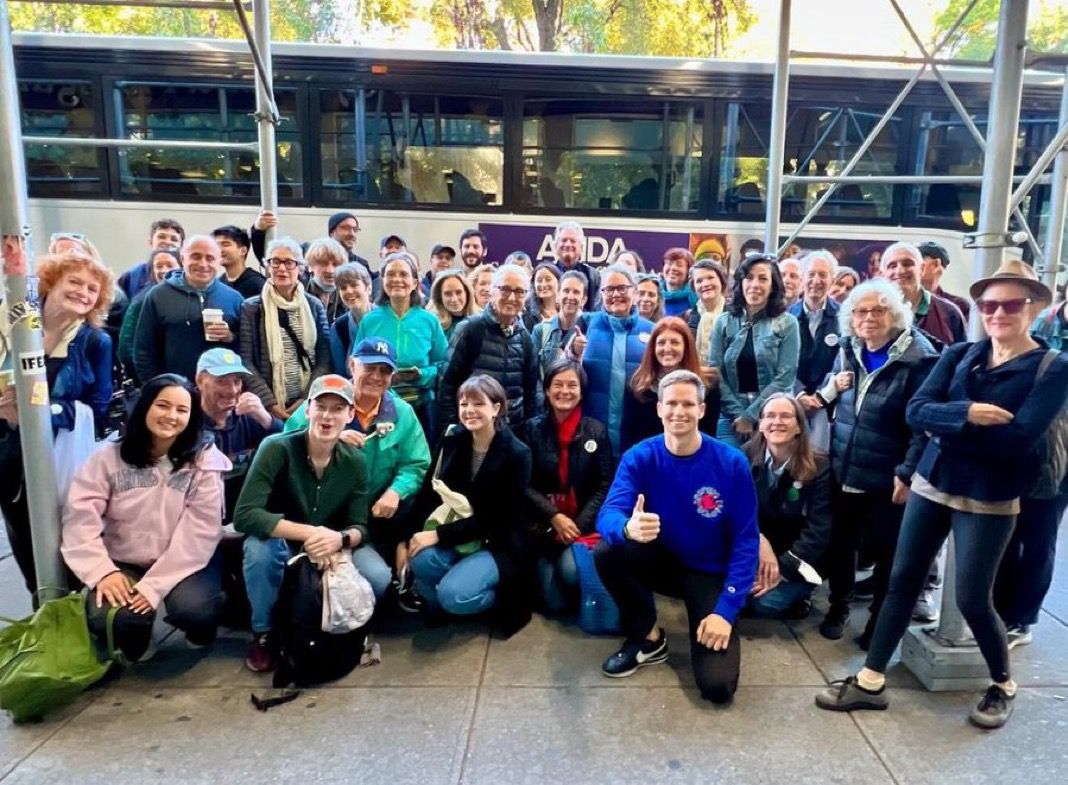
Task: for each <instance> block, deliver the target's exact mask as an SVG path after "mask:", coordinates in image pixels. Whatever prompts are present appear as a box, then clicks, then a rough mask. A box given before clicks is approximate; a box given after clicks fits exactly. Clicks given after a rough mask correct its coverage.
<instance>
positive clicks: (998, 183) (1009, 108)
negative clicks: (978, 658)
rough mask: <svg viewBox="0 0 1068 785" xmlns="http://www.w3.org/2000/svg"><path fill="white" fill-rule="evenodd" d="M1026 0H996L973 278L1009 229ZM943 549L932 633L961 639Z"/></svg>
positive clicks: (995, 262)
mask: <svg viewBox="0 0 1068 785" xmlns="http://www.w3.org/2000/svg"><path fill="white" fill-rule="evenodd" d="M1028 4H1029V2H1028V0H1002V3H1001V14H1000V16H999V18H998V37H997V48H996V49H995V51H994V81H993V84H992V85H991V88H990V111H989V112H988V117H989V120H988V124H987V131H986V150H985V151H984V155H983V184H982V192H981V194H980V197H979V224H978V229H977V232H976V238H977V241H978V242H977V245H978V250H977V252H976V254H975V280H978V279H980V278H985V277H986V276H988V275H990V274H991V273H993V272H994V271H995V270H996V269H997V268H998V266H999V265H1000V264H1001V262H1002V261H1003V260H1004V258H1005V247H1006V245H1008V240H1007V238H1006V235H1007V234H1008V231H1009V212H1010V207H1009V200H1010V198H1011V197H1012V176H1013V165H1014V163H1015V161H1016V133H1017V128H1018V126H1019V123H1020V98H1021V96H1022V95H1023V72H1024V54H1025V53H1026V50H1027V7H1028ZM971 331H972V338H973V339H978V338H980V337H981V332H982V328H981V326H980V323H979V318H978V311H977V310H976V309H972V325H971ZM950 545H951V547H950V548H949V549H948V551H947V554H946V567H945V579H944V580H943V586H944V590H943V597H942V614H941V616H940V617H939V623H938V632H937V635H936V637H937V638H939V639H941V640H944V641H961V640H965V639H968V638H970V637H971V632H970V631H969V630H968V627H967V625H966V624H965V623H964V618H963V617H962V616H961V614H960V610H959V609H958V608H957V591H956V556H955V553H954V549H953V547H952V542H951V543H950Z"/></svg>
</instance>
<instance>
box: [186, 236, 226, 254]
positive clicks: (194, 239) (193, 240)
mask: <svg viewBox="0 0 1068 785" xmlns="http://www.w3.org/2000/svg"><path fill="white" fill-rule="evenodd" d="M202 240H207V241H208V242H209V243H211V244H212V245H214V246H215V247H216V248H218V247H219V243H218V241H217V240H216V239H215V238H214V237H212V236H211V235H210V234H191V235H189V236H188V237H186V238H185V242H184V243H182V254H183V255H184V254H185V252H186V250H187V249H188V248H189V246H191V245H192V244H193V243H199V242H201V241H202Z"/></svg>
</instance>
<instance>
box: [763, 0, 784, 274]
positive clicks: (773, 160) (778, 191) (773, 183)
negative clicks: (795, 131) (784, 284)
mask: <svg viewBox="0 0 1068 785" xmlns="http://www.w3.org/2000/svg"><path fill="white" fill-rule="evenodd" d="M789 90H790V0H780V4H779V49H778V53H777V54H776V57H775V81H774V82H773V84H772V88H771V132H770V135H769V137H768V187H767V190H766V192H765V194H764V198H765V200H766V201H767V204H766V207H765V213H764V251H765V253H775V252H776V251H777V250H778V247H779V218H780V215H781V213H782V175H783V171H782V170H783V165H784V164H785V161H786V104H787V98H788V96H789Z"/></svg>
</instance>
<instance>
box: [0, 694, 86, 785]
mask: <svg viewBox="0 0 1068 785" xmlns="http://www.w3.org/2000/svg"><path fill="white" fill-rule="evenodd" d="M103 692H104V690H90V691H89V692H86V693H84V694H82V695H81V696H79V697H78V699H77V700H76V701H75V702H74V703H72V704H71V705H70V706H68V707H67V708H65V709H63V710H62V711H57V712H54V713H53V714H51V715H49V716H48V717H46V718H45V719H44V720H42V721H41V722H24V723H21V724H19V725H16V724H15V723H14V722H12V721H11V715H10V714H8V713H7V712H6V711H0V780H2V779H4V776H5V775H6V774H8V773H9V772H10V771H11V770H12V769H14V768H15V766H17V765H18V764H19V763H20V762H22V761H23V760H24V759H26V758H28V757H29V756H31V755H32V754H33V753H34V752H35V751H36V750H37V748H38V747H40V746H41V745H42V744H44V743H45V742H46V741H47V740H48V739H49V738H50V737H51V736H53V735H55V734H56V733H57V732H59V730H61V729H62V728H63V726H65V725H66V724H67V723H68V722H70V721H71V720H72V719H73V718H74V717H76V716H78V714H80V713H81V712H82V711H84V710H85V708H86V707H87V706H89V705H90V704H91V703H92V702H93V701H94V700H96V699H97V698H98V697H100V695H101V694H102V693H103ZM5 782H6V780H5Z"/></svg>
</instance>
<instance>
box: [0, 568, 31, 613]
mask: <svg viewBox="0 0 1068 785" xmlns="http://www.w3.org/2000/svg"><path fill="white" fill-rule="evenodd" d="M31 610H32V605H31V604H30V593H29V592H28V591H26V583H25V581H23V580H22V573H21V572H19V568H18V565H17V564H15V558H14V557H13V556H9V557H7V558H6V559H0V616H10V617H11V618H13V619H21V618H22V617H23V616H29V615H30V611H31ZM2 626H4V623H3V622H0V627H2Z"/></svg>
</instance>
